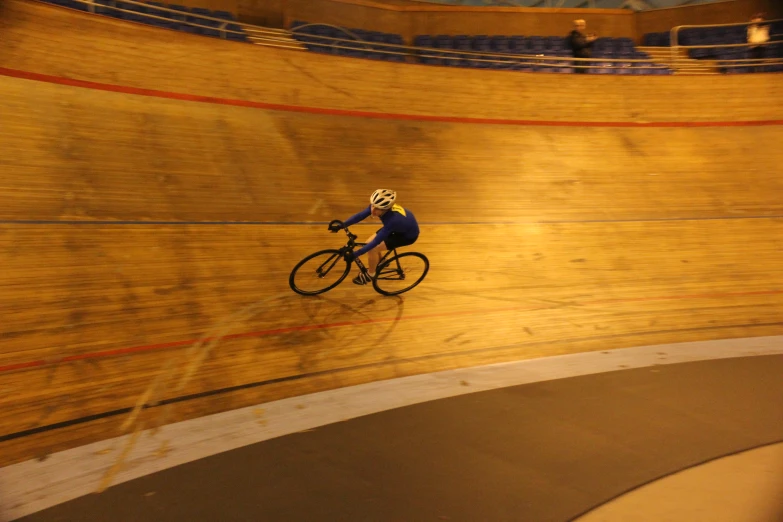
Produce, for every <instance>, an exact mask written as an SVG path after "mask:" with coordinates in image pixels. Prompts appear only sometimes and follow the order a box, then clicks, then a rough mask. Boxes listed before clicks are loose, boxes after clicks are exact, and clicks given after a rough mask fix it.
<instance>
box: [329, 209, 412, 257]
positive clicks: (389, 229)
mask: <svg viewBox="0 0 783 522" xmlns="http://www.w3.org/2000/svg"><path fill="white" fill-rule="evenodd" d="M371 210H372V208H371V206H370V205H367V208H365V209H364V210H362V211H361V212H359V213H358V214H354V215H353V216H351V217H349V218H348V219H346V220H345V226H346V227H349V226H351V225H354V224H356V223H358V222H360V221H363V220H365V219H367V218H368V217H370V213H371ZM381 223H383V228H382V229H380V230H379V231H378V233H377V234H376V235H375V239H373V240H372V241H371V242H370V243H367V244H366V245H364V246H363V247H362V248H360V249H359V250H357V251H356V252H354V253H355V254H356V257H359V256H360V255H362V254H364V253H366V252H368V251H370V250H372V249H373V248H375V247H376V246H378V245H380V244H381V242H383V241H386V238H387V237H389V234H392V233H395V234H399V235H401V236H403V237H404V238H406V239H412V240H413V239H416V238H417V237H419V223H418V222H417V221H416V217H415V216H414V215H413V212H411V211H410V210H409V209H407V208H404V207H402V206H401V205H396V204H395V205H392V208H391V209H389V211H388V212H386V213H385V214H384V215H382V216H381Z"/></svg>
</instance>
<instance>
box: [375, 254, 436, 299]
mask: <svg viewBox="0 0 783 522" xmlns="http://www.w3.org/2000/svg"><path fill="white" fill-rule="evenodd" d="M429 269H430V261H429V259H427V257H426V256H425V255H424V254H419V253H418V252H404V253H402V254H398V255H396V256H392V257H390V258H389V259H387V260H386V261H384V262H383V263H381V264H380V265H378V268H377V269H376V271H375V273H376V277H375V278H374V279H373V281H372V286H373V287H374V288H375V290H376V291H377V292H378V293H381V294H383V295H397V294H401V293H403V292H407V291H408V290H410V289H412V288H413V287H415V286H416V285H418V284H419V283H421V282H422V281H423V280H424V277H425V276H426V275H427V272H428V271H429Z"/></svg>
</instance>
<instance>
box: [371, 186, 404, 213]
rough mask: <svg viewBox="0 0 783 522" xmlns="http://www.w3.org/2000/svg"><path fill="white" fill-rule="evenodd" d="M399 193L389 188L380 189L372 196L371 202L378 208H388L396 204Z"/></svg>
mask: <svg viewBox="0 0 783 522" xmlns="http://www.w3.org/2000/svg"><path fill="white" fill-rule="evenodd" d="M396 199H397V193H396V192H394V191H393V190H389V189H378V190H376V191H375V192H373V193H372V196H370V204H371V205H372V206H373V207H375V208H378V209H381V210H386V209H388V208H391V206H392V205H394V200H396Z"/></svg>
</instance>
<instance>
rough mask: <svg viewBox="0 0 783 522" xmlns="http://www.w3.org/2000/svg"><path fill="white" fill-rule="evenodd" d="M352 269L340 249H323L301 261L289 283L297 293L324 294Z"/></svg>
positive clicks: (292, 273)
mask: <svg viewBox="0 0 783 522" xmlns="http://www.w3.org/2000/svg"><path fill="white" fill-rule="evenodd" d="M341 261H342V263H341ZM350 271H351V265H350V264H348V263H347V262H346V261H345V259H344V258H343V256H342V254H341V253H340V251H339V250H333V249H331V250H321V251H320V252H316V253H315V254H310V255H309V256H307V257H306V258H304V259H302V260H301V261H299V263H298V264H297V265H296V266H295V267H294V269H293V270H292V271H291V275H290V276H289V278H288V284H289V285H290V286H291V290H293V291H294V292H296V293H297V294H302V295H317V294H322V293H324V292H326V291H327V290H331V289H332V288H334V287H335V286H337V285H339V284H340V283H342V282H343V279H345V276H347V275H348V272H350Z"/></svg>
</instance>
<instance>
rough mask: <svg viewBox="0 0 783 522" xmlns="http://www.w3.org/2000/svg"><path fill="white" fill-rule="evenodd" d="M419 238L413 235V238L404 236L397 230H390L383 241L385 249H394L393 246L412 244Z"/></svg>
mask: <svg viewBox="0 0 783 522" xmlns="http://www.w3.org/2000/svg"><path fill="white" fill-rule="evenodd" d="M381 230H383V229H381V228H379V229H378V231H377V232H376V234H377V233H378V232H380V231H381ZM417 239H419V238H418V237H414V238H413V239H411V238H409V237H405V236H403V235H402V234H398V233H397V232H392V233H391V234H389V237H387V238H386V241H384V243H385V244H386V250H394V249H395V248H400V247H404V246H408V245H412V244H413V243H415V242H416V240H417Z"/></svg>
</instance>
